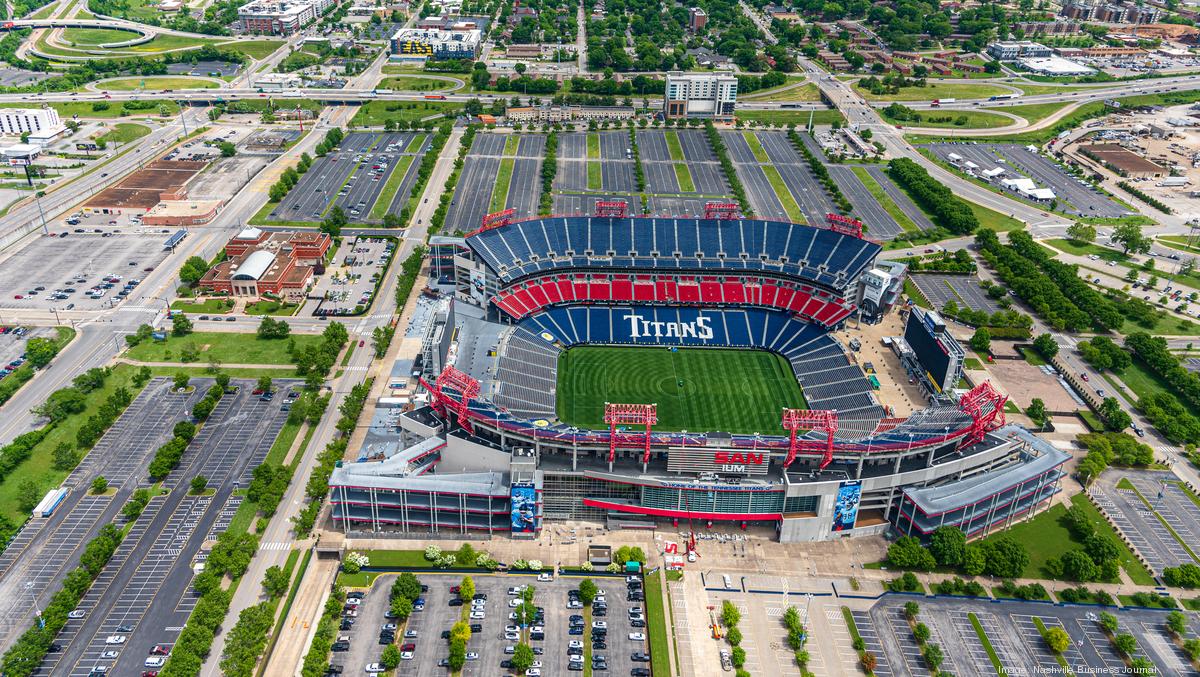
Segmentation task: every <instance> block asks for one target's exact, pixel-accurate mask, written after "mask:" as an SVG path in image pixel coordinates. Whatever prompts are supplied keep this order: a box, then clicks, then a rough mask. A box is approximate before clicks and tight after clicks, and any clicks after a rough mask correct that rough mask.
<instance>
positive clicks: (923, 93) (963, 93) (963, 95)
mask: <svg viewBox="0 0 1200 677" xmlns="http://www.w3.org/2000/svg"><path fill="white" fill-rule="evenodd" d="M854 91H856V92H858V93H859V94H860V95H862V96H863V97H865V98H867V99H868V100H870V101H932V100H933V99H956V98H957V99H986V98H988V97H989V96H996V95H998V94H1011V93H1012V90H1011V89H1008V88H1007V87H999V86H997V85H989V84H987V83H984V82H978V83H976V82H972V83H959V82H936V81H930V82H929V83H928V84H926V85H925V86H924V87H901V88H900V91H898V92H896V93H895V94H881V95H879V96H875V95H874V94H872V93H871V92H869V91H867V90H865V89H863V88H861V87H859V86H858V85H857V84H855V85H854ZM953 112H954V113H957V112H958V111H953Z"/></svg>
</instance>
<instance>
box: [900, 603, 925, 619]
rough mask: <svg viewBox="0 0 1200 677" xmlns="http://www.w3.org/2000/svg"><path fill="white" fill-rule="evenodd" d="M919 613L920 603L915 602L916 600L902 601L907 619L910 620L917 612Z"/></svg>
mask: <svg viewBox="0 0 1200 677" xmlns="http://www.w3.org/2000/svg"><path fill="white" fill-rule="evenodd" d="M919 613H921V605H920V604H917V603H916V602H905V603H904V617H905V618H907V619H908V620H910V621H911V620H913V619H914V618H916V617H917V614H919Z"/></svg>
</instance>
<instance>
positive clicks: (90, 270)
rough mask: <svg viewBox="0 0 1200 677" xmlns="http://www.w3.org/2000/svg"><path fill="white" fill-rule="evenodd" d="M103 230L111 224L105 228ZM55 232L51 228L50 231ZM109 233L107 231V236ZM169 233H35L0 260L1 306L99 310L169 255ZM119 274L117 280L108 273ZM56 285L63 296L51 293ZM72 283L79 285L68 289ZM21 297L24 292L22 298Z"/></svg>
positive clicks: (116, 300)
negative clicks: (95, 293) (94, 292)
mask: <svg viewBox="0 0 1200 677" xmlns="http://www.w3.org/2000/svg"><path fill="white" fill-rule="evenodd" d="M104 230H110V229H108V228H105V229H104ZM52 232H53V231H52ZM105 235H107V237H105ZM168 237H169V235H165V234H148V235H134V234H111V232H110V233H104V234H97V233H70V234H69V235H68V236H67V237H49V236H43V237H38V238H34V239H33V240H32V241H30V242H29V243H28V244H26V245H25V246H24V247H22V248H21V249H19V250H17V251H15V252H13V253H12V255H11V256H9V257H7V258H5V259H4V260H3V261H0V288H2V289H4V290H5V293H4V295H3V296H2V297H0V308H14V309H19V310H32V309H37V310H48V309H50V308H54V309H56V310H69V309H71V308H77V309H79V310H97V309H100V308H108V307H111V306H112V305H114V304H115V303H117V302H119V301H120V297H119V296H118V294H117V292H119V291H120V290H121V288H122V287H123V286H124V282H126V281H128V280H130V279H140V278H142V277H144V276H145V275H146V274H148V271H146V270H145V269H146V268H150V269H153V268H154V267H156V266H158V264H159V263H161V262H162V261H163V259H165V258H166V256H167V253H168V252H166V251H164V250H163V242H165V241H166V239H167V238H168ZM112 276H120V278H121V282H119V283H105V282H104V281H103V279H104V278H105V277H112ZM98 284H100V285H103V284H111V285H112V286H111V287H109V288H106V289H103V292H104V295H103V296H100V297H95V298H93V297H90V296H88V295H87V293H86V292H87V291H88V290H89V289H90V288H92V287H93V286H94V285H98ZM56 289H62V290H64V291H63V292H62V294H63V295H65V298H60V299H52V298H50V297H51V296H52V295H53V294H54V292H55V290H56ZM68 289H74V290H75V291H66V290H68ZM18 297H20V298H18Z"/></svg>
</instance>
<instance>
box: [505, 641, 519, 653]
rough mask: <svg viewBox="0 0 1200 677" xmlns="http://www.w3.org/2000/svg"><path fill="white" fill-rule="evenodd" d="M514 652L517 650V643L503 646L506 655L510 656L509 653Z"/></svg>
mask: <svg viewBox="0 0 1200 677" xmlns="http://www.w3.org/2000/svg"><path fill="white" fill-rule="evenodd" d="M516 652H517V645H515V644H509V645H508V646H506V647H504V654H505V655H506V656H511V655H513V654H515V653H516Z"/></svg>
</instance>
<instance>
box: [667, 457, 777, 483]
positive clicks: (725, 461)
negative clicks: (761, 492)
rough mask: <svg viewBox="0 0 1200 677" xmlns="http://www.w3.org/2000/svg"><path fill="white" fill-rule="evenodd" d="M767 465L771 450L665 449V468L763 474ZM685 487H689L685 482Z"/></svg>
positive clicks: (675, 470) (694, 471) (691, 471)
mask: <svg viewBox="0 0 1200 677" xmlns="http://www.w3.org/2000/svg"><path fill="white" fill-rule="evenodd" d="M770 467H771V453H770V451H769V450H767V449H763V450H761V451H742V450H737V451H735V450H729V449H709V448H705V447H671V448H670V449H668V450H667V470H668V471H669V472H685V473H703V472H715V473H724V474H730V475H766V474H767V471H768V470H769V469H770ZM688 488H693V486H691V485H689V486H688Z"/></svg>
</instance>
